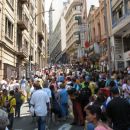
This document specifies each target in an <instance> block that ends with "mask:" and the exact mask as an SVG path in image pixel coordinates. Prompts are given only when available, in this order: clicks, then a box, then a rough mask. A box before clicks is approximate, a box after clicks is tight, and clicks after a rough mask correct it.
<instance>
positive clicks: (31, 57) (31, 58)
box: [29, 9, 55, 78]
mask: <svg viewBox="0 0 130 130" xmlns="http://www.w3.org/2000/svg"><path fill="white" fill-rule="evenodd" d="M52 11H55V10H54V9H51V10H48V11H42V12H40V13H38V14H36V15H35V17H33V18H32V23H31V25H33V22H34V20H36V18H37V16H39V15H41V14H44V13H48V12H52ZM45 39H46V38H45ZM45 42H46V41H45ZM32 60H33V56H32V55H31V34H30V55H29V71H30V78H31V71H32V69H31V68H32V64H31V61H32ZM35 60H36V59H35ZM35 67H36V61H35Z"/></svg>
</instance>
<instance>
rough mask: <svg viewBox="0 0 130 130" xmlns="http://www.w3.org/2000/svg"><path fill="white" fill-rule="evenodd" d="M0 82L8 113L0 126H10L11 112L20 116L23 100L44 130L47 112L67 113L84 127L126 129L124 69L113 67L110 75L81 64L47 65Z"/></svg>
mask: <svg viewBox="0 0 130 130" xmlns="http://www.w3.org/2000/svg"><path fill="white" fill-rule="evenodd" d="M0 84H1V87H0V88H1V92H0V107H1V111H2V110H4V111H6V112H7V113H8V119H9V122H8V123H7V122H6V125H4V127H5V126H6V127H7V128H8V129H9V130H12V129H13V120H14V116H15V117H20V108H21V106H22V104H23V103H24V101H25V100H27V101H28V103H29V110H30V112H31V114H32V116H34V117H35V116H36V117H37V119H38V120H37V123H38V130H45V127H46V116H47V115H48V113H49V114H50V115H51V116H50V117H52V115H53V114H54V115H55V120H56V121H66V120H67V119H68V117H70V116H71V119H73V121H72V122H71V125H79V126H85V128H84V130H112V129H113V130H130V76H129V73H128V72H127V71H120V72H116V71H115V72H112V74H111V76H110V74H108V73H106V72H100V71H94V70H88V69H85V68H83V67H77V68H72V69H70V68H67V69H66V68H51V69H46V70H45V72H44V74H43V76H40V77H39V76H34V77H33V78H31V79H28V80H27V79H25V77H23V78H22V79H21V80H20V81H19V80H14V78H13V77H12V78H11V79H10V82H9V81H8V80H5V79H3V80H2V81H1V83H0ZM70 102H71V103H70ZM71 107H72V110H71V109H70V108H71ZM71 113H73V116H72V115H71ZM5 119H6V118H5ZM1 120H3V119H2V117H0V121H1ZM1 125H2V124H1V123H0V128H1ZM3 130H5V128H4V129H3Z"/></svg>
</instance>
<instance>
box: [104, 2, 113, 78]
mask: <svg viewBox="0 0 130 130" xmlns="http://www.w3.org/2000/svg"><path fill="white" fill-rule="evenodd" d="M107 16H108V15H107V0H104V20H105V21H104V22H105V34H106V37H107V50H108V66H109V75H110V76H111V73H112V65H111V46H110V37H109V30H108V17H107Z"/></svg>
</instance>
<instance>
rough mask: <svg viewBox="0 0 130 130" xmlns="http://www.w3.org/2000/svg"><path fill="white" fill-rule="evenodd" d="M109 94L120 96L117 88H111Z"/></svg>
mask: <svg viewBox="0 0 130 130" xmlns="http://www.w3.org/2000/svg"><path fill="white" fill-rule="evenodd" d="M111 93H112V94H120V91H119V88H118V87H113V88H112V89H111Z"/></svg>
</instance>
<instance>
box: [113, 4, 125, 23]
mask: <svg viewBox="0 0 130 130" xmlns="http://www.w3.org/2000/svg"><path fill="white" fill-rule="evenodd" d="M112 16H113V24H115V23H117V22H118V21H119V20H120V19H121V18H122V17H123V16H124V5H123V2H122V3H121V4H120V5H119V6H118V7H117V8H116V9H114V10H113V12H112Z"/></svg>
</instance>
